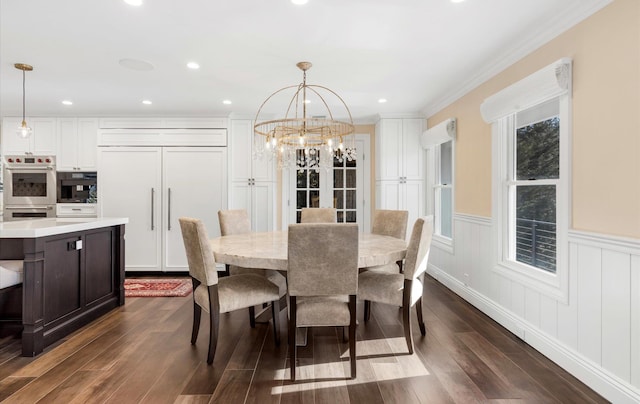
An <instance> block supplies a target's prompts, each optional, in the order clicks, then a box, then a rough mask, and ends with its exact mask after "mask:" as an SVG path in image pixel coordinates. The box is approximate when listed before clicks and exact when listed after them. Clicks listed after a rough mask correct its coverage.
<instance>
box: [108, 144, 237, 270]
mask: <svg viewBox="0 0 640 404" xmlns="http://www.w3.org/2000/svg"><path fill="white" fill-rule="evenodd" d="M98 166H99V167H98V201H99V202H100V207H101V213H102V216H115V217H128V218H129V223H128V224H127V229H126V235H125V237H126V253H125V266H126V270H127V271H187V270H188V267H187V259H186V255H185V251H184V244H183V242H182V234H181V232H180V224H179V223H178V218H179V217H181V216H189V217H195V218H199V219H202V220H203V222H204V224H205V226H206V228H207V231H208V233H209V236H210V237H216V236H218V235H219V234H220V231H219V224H218V215H217V212H218V210H220V209H226V201H227V193H226V190H227V185H226V178H227V176H226V170H227V168H226V167H227V150H226V147H100V148H99V151H98Z"/></svg>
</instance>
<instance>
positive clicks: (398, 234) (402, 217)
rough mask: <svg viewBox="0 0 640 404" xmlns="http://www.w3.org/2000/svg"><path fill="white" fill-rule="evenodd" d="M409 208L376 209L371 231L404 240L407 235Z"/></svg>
mask: <svg viewBox="0 0 640 404" xmlns="http://www.w3.org/2000/svg"><path fill="white" fill-rule="evenodd" d="M408 219H409V211H407V210H376V211H375V212H373V225H372V226H371V233H373V234H380V235H382V236H391V237H395V238H399V239H402V240H404V239H405V238H406V237H407V220H408Z"/></svg>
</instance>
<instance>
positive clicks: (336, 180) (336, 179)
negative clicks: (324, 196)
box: [333, 159, 344, 188]
mask: <svg viewBox="0 0 640 404" xmlns="http://www.w3.org/2000/svg"><path fill="white" fill-rule="evenodd" d="M334 161H335V159H334ZM343 184H344V175H343V172H342V170H334V172H333V187H334V188H342V187H343V186H344V185H343Z"/></svg>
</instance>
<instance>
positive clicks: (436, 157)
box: [428, 138, 456, 254]
mask: <svg viewBox="0 0 640 404" xmlns="http://www.w3.org/2000/svg"><path fill="white" fill-rule="evenodd" d="M449 141H450V142H451V184H446V185H443V184H442V180H441V165H440V162H441V159H442V144H438V145H434V146H432V147H430V148H429V150H428V157H429V161H430V164H429V167H430V168H431V170H429V171H430V173H431V175H429V176H428V177H429V178H428V179H429V186H428V189H429V198H428V201H429V205H430V206H429V211H430V212H431V213H432V214H433V220H434V223H433V224H434V229H433V236H432V242H433V244H434V245H436V246H437V247H439V248H440V249H442V250H444V251H447V252H449V253H450V254H453V253H454V238H455V226H454V216H455V212H454V207H455V166H456V163H455V156H456V153H455V150H456V141H455V139H454V138H452V139H451V140H449ZM445 143H447V142H445ZM443 188H447V189H451V237H447V236H444V235H442V233H441V229H442V221H441V220H442V214H441V212H442V206H441V201H442V199H440V198H439V197H440V196H441V195H442V193H441V191H442V189H443Z"/></svg>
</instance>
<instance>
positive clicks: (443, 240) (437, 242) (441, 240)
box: [431, 234, 454, 255]
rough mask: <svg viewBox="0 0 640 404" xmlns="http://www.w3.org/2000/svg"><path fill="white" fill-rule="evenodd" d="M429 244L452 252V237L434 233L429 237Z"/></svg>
mask: <svg viewBox="0 0 640 404" xmlns="http://www.w3.org/2000/svg"><path fill="white" fill-rule="evenodd" d="M431 245H433V246H434V247H437V248H439V249H440V250H442V251H445V252H447V253H449V254H452V255H453V254H454V248H453V239H451V238H448V237H443V236H440V235H437V234H434V235H433V237H432V239H431Z"/></svg>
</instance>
